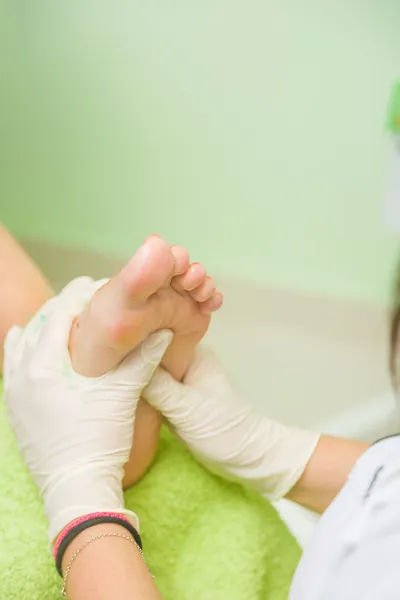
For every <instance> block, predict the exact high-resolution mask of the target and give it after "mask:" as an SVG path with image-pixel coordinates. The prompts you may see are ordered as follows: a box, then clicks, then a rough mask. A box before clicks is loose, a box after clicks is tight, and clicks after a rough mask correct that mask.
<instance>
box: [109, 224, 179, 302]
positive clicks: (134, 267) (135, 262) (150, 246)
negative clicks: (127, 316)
mask: <svg viewBox="0 0 400 600" xmlns="http://www.w3.org/2000/svg"><path fill="white" fill-rule="evenodd" d="M173 268H174V257H173V254H172V252H171V249H170V247H169V245H168V244H167V242H166V241H165V240H164V239H163V238H161V237H159V236H158V235H151V236H150V237H149V238H147V240H146V241H145V242H144V243H143V244H142V246H141V247H140V248H139V250H138V251H137V252H136V253H135V254H134V255H133V256H132V258H131V259H130V261H129V262H128V264H127V265H126V266H125V267H124V268H123V269H122V271H121V273H120V274H119V276H117V278H116V280H120V283H121V284H122V289H121V290H119V293H120V294H122V296H121V297H123V299H124V301H125V303H126V304H127V305H128V307H131V306H132V303H134V304H137V303H141V302H143V301H145V300H147V298H148V297H149V296H151V295H152V294H154V293H155V292H157V291H158V290H159V289H160V288H161V287H162V286H163V284H164V282H165V281H166V280H168V279H169V278H170V277H171V274H172V272H173Z"/></svg>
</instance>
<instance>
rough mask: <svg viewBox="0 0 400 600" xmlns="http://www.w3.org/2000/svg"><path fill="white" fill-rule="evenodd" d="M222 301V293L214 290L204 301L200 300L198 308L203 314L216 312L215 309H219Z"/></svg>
mask: <svg viewBox="0 0 400 600" xmlns="http://www.w3.org/2000/svg"><path fill="white" fill-rule="evenodd" d="M223 302H224V297H223V295H222V294H221V292H219V291H218V290H216V291H215V292H214V294H213V295H212V296H211V298H209V299H208V300H206V301H205V302H201V303H200V304H199V310H200V312H202V313H203V314H209V313H212V312H216V311H217V310H219V309H220V308H221V306H222V304H223Z"/></svg>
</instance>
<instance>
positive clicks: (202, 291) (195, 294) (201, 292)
mask: <svg viewBox="0 0 400 600" xmlns="http://www.w3.org/2000/svg"><path fill="white" fill-rule="evenodd" d="M216 287H217V286H216V285H215V283H214V279H213V278H212V277H206V278H205V280H204V281H203V283H201V284H200V285H199V286H198V287H196V288H194V290H191V291H190V292H189V294H190V296H191V297H192V298H193V300H196V302H205V301H206V300H208V299H209V298H211V297H212V296H213V294H214V292H215V291H216Z"/></svg>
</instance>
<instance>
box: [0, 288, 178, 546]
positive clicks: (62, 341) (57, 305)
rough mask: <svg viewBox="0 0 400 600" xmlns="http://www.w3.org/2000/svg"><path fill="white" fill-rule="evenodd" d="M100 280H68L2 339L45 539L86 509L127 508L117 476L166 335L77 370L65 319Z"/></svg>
mask: <svg viewBox="0 0 400 600" xmlns="http://www.w3.org/2000/svg"><path fill="white" fill-rule="evenodd" d="M101 283H104V282H100V283H99V282H94V281H92V280H91V279H89V278H80V279H77V280H75V281H73V282H72V283H70V284H69V285H68V286H67V287H66V288H65V289H64V290H63V292H62V293H61V294H60V295H59V296H57V297H56V298H54V299H52V300H50V301H49V302H47V303H46V304H45V305H44V306H43V308H42V309H41V310H40V311H39V312H38V313H37V314H36V316H35V317H34V318H33V319H32V321H31V322H30V323H29V324H28V325H27V327H25V329H21V328H19V327H15V328H13V329H12V330H11V331H10V333H9V335H8V337H7V340H6V344H5V358H4V396H5V402H6V407H7V412H8V416H9V419H10V421H11V424H12V427H13V429H14V432H15V435H16V438H17V441H18V445H19V448H20V450H21V453H22V455H23V457H24V459H25V462H26V464H27V466H28V468H29V470H30V472H31V474H32V475H33V477H34V479H35V481H36V483H37V485H38V488H39V490H40V492H41V494H42V496H43V500H44V504H45V511H46V515H47V518H48V521H49V537H50V539H51V540H53V539H54V538H55V536H56V535H57V534H58V533H59V532H60V531H61V530H62V529H63V528H64V526H65V525H67V524H68V523H69V522H70V521H72V520H73V519H75V518H77V517H79V516H82V515H84V514H88V513H91V512H96V511H121V512H127V513H128V511H124V502H123V494H122V485H121V480H122V474H123V466H124V464H125V463H126V462H127V460H128V457H129V454H130V450H131V446H132V434H133V424H134V419H135V411H136V405H137V402H138V400H139V398H140V394H141V392H142V390H143V388H144V387H145V385H147V383H148V382H149V380H150V378H151V376H152V374H153V372H154V370H155V368H156V366H157V365H158V364H159V362H160V360H161V358H162V356H163V354H164V352H165V350H166V348H167V347H168V345H169V343H170V341H171V339H172V333H171V332H169V331H163V332H159V333H157V334H153V335H152V336H150V338H148V340H146V342H144V343H143V344H142V345H141V346H140V347H139V348H138V349H137V350H135V352H133V353H132V354H131V355H130V356H129V357H128V358H127V359H125V360H124V361H123V362H122V364H121V365H120V366H119V367H118V368H116V369H115V370H114V371H112V372H110V373H109V374H107V375H104V376H102V377H99V378H86V377H81V376H79V375H77V374H76V373H75V372H74V371H73V369H72V366H71V363H70V359H69V354H68V340H69V334H70V329H71V324H72V321H73V319H74V317H75V316H76V315H78V314H79V313H80V312H81V311H82V310H83V308H84V307H85V304H86V303H87V302H88V300H89V299H90V297H91V296H92V295H93V293H94V292H95V291H96V289H97V288H98V287H99V285H101ZM129 514H130V515H131V517H132V519H133V521H134V522H135V523H136V515H134V514H133V513H129Z"/></svg>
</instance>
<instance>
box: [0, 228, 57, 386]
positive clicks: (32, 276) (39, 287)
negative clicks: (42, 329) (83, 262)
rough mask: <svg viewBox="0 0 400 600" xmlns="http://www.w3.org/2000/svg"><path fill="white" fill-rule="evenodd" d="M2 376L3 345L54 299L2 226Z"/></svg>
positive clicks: (0, 242) (0, 298)
mask: <svg viewBox="0 0 400 600" xmlns="http://www.w3.org/2000/svg"><path fill="white" fill-rule="evenodd" d="M0 281H1V293H0V374H1V371H2V366H3V344H4V340H5V337H6V335H7V332H8V330H9V329H10V328H11V327H12V326H13V325H26V323H27V322H28V321H29V319H30V318H31V317H32V315H33V314H34V313H35V312H36V311H37V310H38V309H39V308H40V307H41V306H42V305H43V304H44V303H45V302H46V301H47V300H48V299H49V298H51V296H52V295H53V291H52V289H51V287H50V285H49V284H48V282H47V281H46V279H45V278H44V276H43V275H42V273H41V272H40V270H39V269H38V267H37V266H36V265H35V264H34V263H33V262H32V261H31V259H30V258H29V256H28V255H27V254H26V253H25V252H24V250H23V249H22V248H21V246H19V245H18V243H17V242H16V241H15V240H14V239H13V238H12V236H11V235H10V234H9V233H8V231H7V230H6V229H5V227H4V226H3V225H1V223H0Z"/></svg>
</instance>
